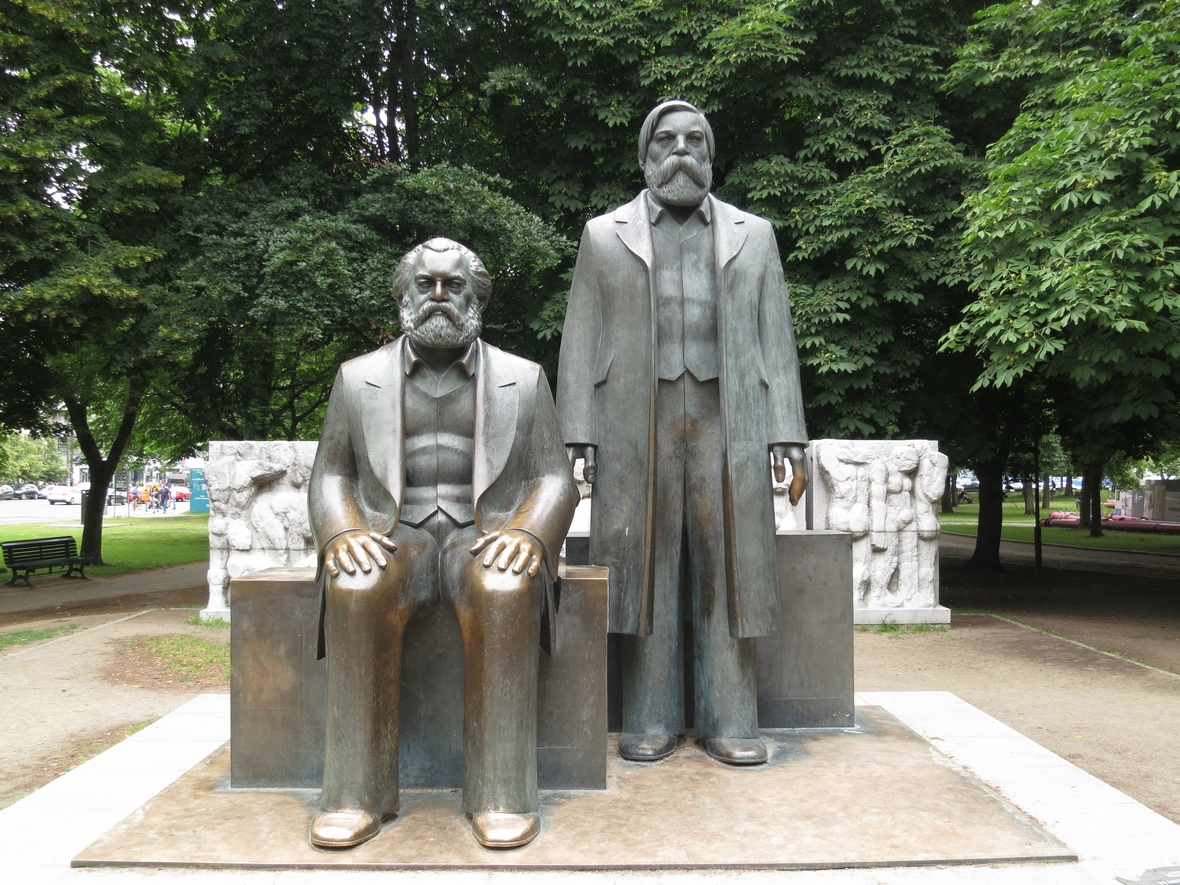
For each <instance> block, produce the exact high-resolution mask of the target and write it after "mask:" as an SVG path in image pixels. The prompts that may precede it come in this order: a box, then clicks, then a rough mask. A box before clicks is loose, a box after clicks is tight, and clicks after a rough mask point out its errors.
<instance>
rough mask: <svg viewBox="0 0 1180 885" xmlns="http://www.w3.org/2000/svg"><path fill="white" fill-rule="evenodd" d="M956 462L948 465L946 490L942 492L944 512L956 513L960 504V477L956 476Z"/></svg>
mask: <svg viewBox="0 0 1180 885" xmlns="http://www.w3.org/2000/svg"><path fill="white" fill-rule="evenodd" d="M957 473H958V471H957V470H955V469H954V462H953V461H951V462H949V463H948V465H947V471H946V488H945V489H943V490H942V512H943V513H954V512H955V505H956V504H958V503H959V477H958V476H957V475H956V474H957Z"/></svg>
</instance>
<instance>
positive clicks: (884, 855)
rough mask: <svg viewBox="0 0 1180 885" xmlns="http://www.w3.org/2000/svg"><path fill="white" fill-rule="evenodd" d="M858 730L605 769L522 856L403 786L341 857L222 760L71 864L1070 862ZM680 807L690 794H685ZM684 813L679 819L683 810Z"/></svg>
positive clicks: (921, 752) (564, 797)
mask: <svg viewBox="0 0 1180 885" xmlns="http://www.w3.org/2000/svg"><path fill="white" fill-rule="evenodd" d="M857 723H858V728H857V729H855V730H844V729H830V730H823V731H787V730H782V731H769V732H763V734H764V735H765V737H766V743H767V745H768V748H769V751H770V752H769V755H770V760H769V762H768V764H767V765H765V766H761V767H759V768H756V769H741V768H734V767H731V766H725V765H721V764H720V763H718V762H715V761H714V760H712V759H710V758H709V757H708V756H706V755H705V754H704V753H703V752H702V751H701V750H699V749H697V748H696V747H694V746H689V745H682V746H681V747H680V749H679V750H677V751H676V753H675V754H674V755H673V756H671V757H670V758H669V759H668V760H666V761H664V762H662V763H659V764H654V765H653V764H643V763H631V762H625V761H623V760H620V759H618V758H617V757H612V763H611V771H610V786H609V789H608V790H606V791H605V792H583V793H578V792H558V791H553V792H549V791H546V792H544V793H543V797H544V801H543V802H542V803H541V819H542V823H543V828H542V831H541V835H540V836H539V837H538V838H537V839H536V841H534V842H533V843H532V844H531V845H528V846H527V847H524V848H520V849H517V850H515V851H511V852H502V851H500V852H497V851H489V850H487V849H484V848H481V847H480V846H479V845H477V844H476V843H475V842H474V841H473V840H472V839H471V837H470V831H469V825H468V823H466V821H465V820H464V817H463V815H462V800H461V797H460V796H459V794H458V793H454V792H450V791H434V790H406V791H404V793H403V797H402V810H403V813H404V815H403V817H400V818H398V819H396V820H392V821H387V822H385V823H384V824H383V825H382V827H381V832H380V833H379V834H378V835H377V837H376V838H374V839H373V840H372V841H371V842H368V843H366V844H365V845H362V846H360V847H358V848H355V849H351V850H349V851H328V850H317V849H315V848H313V847H312V846H310V845H309V844H308V843H307V839H306V836H305V833H306V831H307V821H308V817H309V815H310V813H311V812H312V811H313V810H314V809H315V808H316V807H317V804H318V794H317V792H316V791H314V790H297V791H267V792H252V791H237V790H231V789H229V787H228V781H229V760H228V758H227V757H228V754H229V753H228V750H225V751H221V752H219V753H218V754H215V755H214V756H211V757H210V758H209V759H208V760H206V761H205V762H203V763H202V764H201V765H199V766H197V767H196V768H194V769H193V770H192V771H191V772H189V773H188V774H186V775H185V776H184V777H183V778H181V780H179V781H178V782H177V783H175V784H174V785H173V786H172V787H170V788H169V789H167V790H165V791H164V792H163V793H161V794H160V795H159V796H157V797H156V798H154V799H152V800H151V801H150V802H148V803H147V804H146V805H144V806H143V807H142V808H141V809H139V810H138V811H136V812H135V813H134V814H132V815H130V816H129V817H128V818H127V819H126V820H125V821H123V822H122V823H120V824H119V825H118V826H116V827H115V828H114V829H112V830H111V831H110V832H109V833H107V834H106V835H104V836H103V837H102V838H101V839H99V840H98V841H96V842H95V843H94V844H93V845H91V846H90V847H89V848H87V849H86V850H85V851H83V852H82V853H81V854H79V855H78V856H77V857H76V858H75V859H74V862H73V863H74V866H81V867H97V866H146V867H172V866H180V867H229V868H233V867H242V868H247V867H264V868H275V869H280V868H307V867H327V868H349V867H352V868H365V869H374V868H377V869H381V868H389V869H413V868H419V869H421V868H454V869H462V868H516V869H545V868H550V869H604V868H606V869H610V868H615V869H653V868H656V869H658V868H677V867H678V868H685V867H689V868H692V867H724V868H737V869H740V868H743V867H762V868H775V869H825V868H840V867H858V866H865V867H868V866H897V865H913V864H978V863H1000V862H1006V861H1013V862H1018V861H1030V860H1042V861H1044V860H1076V855H1075V854H1074V853H1073V852H1072V851H1070V850H1069V849H1068V848H1066V847H1065V846H1064V845H1062V844H1061V843H1060V842H1058V841H1057V840H1055V839H1054V838H1053V837H1051V836H1050V835H1048V834H1047V833H1046V832H1045V831H1044V830H1042V829H1041V828H1040V827H1039V826H1037V825H1036V824H1035V823H1034V822H1032V821H1031V820H1030V819H1029V818H1028V817H1027V816H1026V815H1024V814H1023V813H1022V812H1020V811H1018V810H1017V809H1015V808H1014V807H1013V806H1011V805H1010V804H1008V803H1007V802H1005V801H1004V800H1002V799H1000V798H999V797H997V796H996V795H995V794H994V793H993V792H992V791H991V790H989V789H988V788H987V787H985V786H983V785H982V784H980V783H979V782H978V781H977V780H975V779H974V778H973V777H971V776H970V775H967V774H965V773H964V772H963V771H962V770H961V769H959V768H956V767H955V766H954V765H953V764H952V763H950V762H949V761H948V760H947V759H946V758H945V757H943V756H941V754H939V753H937V752H936V751H935V750H933V748H932V747H931V746H930V744H928V743H927V742H926V741H924V740H922V739H921V738H919V737H917V736H916V735H915V734H914V733H913V732H911V731H909V730H908V729H906V728H905V727H904V726H902V725H901V724H900V723H898V722H897V721H896V720H895V719H893V717H891V716H890V715H889V714H887V713H885V712H884V711H883V710H881V709H879V708H874V707H860V708H858V709H857ZM686 797H691V798H686ZM686 810H690V811H691V813H690V814H686Z"/></svg>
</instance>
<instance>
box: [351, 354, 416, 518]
mask: <svg viewBox="0 0 1180 885" xmlns="http://www.w3.org/2000/svg"><path fill="white" fill-rule="evenodd" d="M405 346H406V337H405V336H404V335H403V336H401V337H400V338H398V339H397V340H396V341H394V342H392V343H391V344H388V345H386V346H385V347H383V348H381V350H380V351H378V354H379V355H380V356H379V358H378V359H375V360H374V361H373V365H372V366H371V367H370V368H369V370H368V371H367V372H366V373H365V380H364V382H363V383H362V384H361V387H360V391H359V397H358V399H359V406H360V410H361V427H363V428H364V434H363V437H364V438H363V441H362V444H363V445H364V448H365V454H366V455H367V456H368V459H369V466H370V467H371V468H372V470H373V474H374V476H376V477H377V481H378V482H380V483H381V485H383V486H385V488H386V489H387V490H388V491H389V494H390V495H391V496H392V497H393V502H394V507H395V512H396V511H398V510H400V508H401V501H402V493H403V492H404V491H405V483H406V476H405V446H406V434H405V428H404V427H403V421H404V418H403V409H402V392H403V387H404V383H405V373H404V372H403V371H402V366H403V350H404V348H405ZM353 447H354V449H355V448H356V441H355V440H354V441H353ZM360 455H361V453H360V452H357V456H358V459H359V457H360Z"/></svg>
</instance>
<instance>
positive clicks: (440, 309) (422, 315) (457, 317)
mask: <svg viewBox="0 0 1180 885" xmlns="http://www.w3.org/2000/svg"><path fill="white" fill-rule="evenodd" d="M436 313H440V314H442V315H443V316H445V317H446V318H447V319H448V320H450V321H451V324H452V325H454V326H459V325H462V323H463V315H462V314H461V313H459V311H458V309H457V308H456V307H455V305H453V304H451V303H450V302H449V301H432V302H430V303H429V304H424V305H423V306H422V307H421V308H420V309H419V310H418V314H417V316H415V317H414V325H415V326H420V325H422V324H423V323H424V322H426V321H427V320H428V319H430V317H431V316H433V315H434V314H436Z"/></svg>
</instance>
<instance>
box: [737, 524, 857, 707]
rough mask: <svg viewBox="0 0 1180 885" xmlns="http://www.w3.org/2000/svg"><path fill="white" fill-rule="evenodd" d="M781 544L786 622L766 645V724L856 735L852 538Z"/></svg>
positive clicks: (762, 658) (813, 537)
mask: <svg viewBox="0 0 1180 885" xmlns="http://www.w3.org/2000/svg"><path fill="white" fill-rule="evenodd" d="M775 544H776V549H777V552H778V585H779V593H780V595H781V604H782V615H781V617H780V618H779V631H778V633H777V634H776V635H775V636H765V637H762V638H761V639H759V640H758V724H759V726H761V727H762V728H834V727H841V728H851V727H852V726H853V724H854V719H853V685H852V682H853V667H852V596H851V594H849V592H848V588H849V587H850V586H852V537H851V536H850V535H848V534H846V533H844V532H814V531H813V532H779V534H778V535H777V537H776V538H775Z"/></svg>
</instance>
